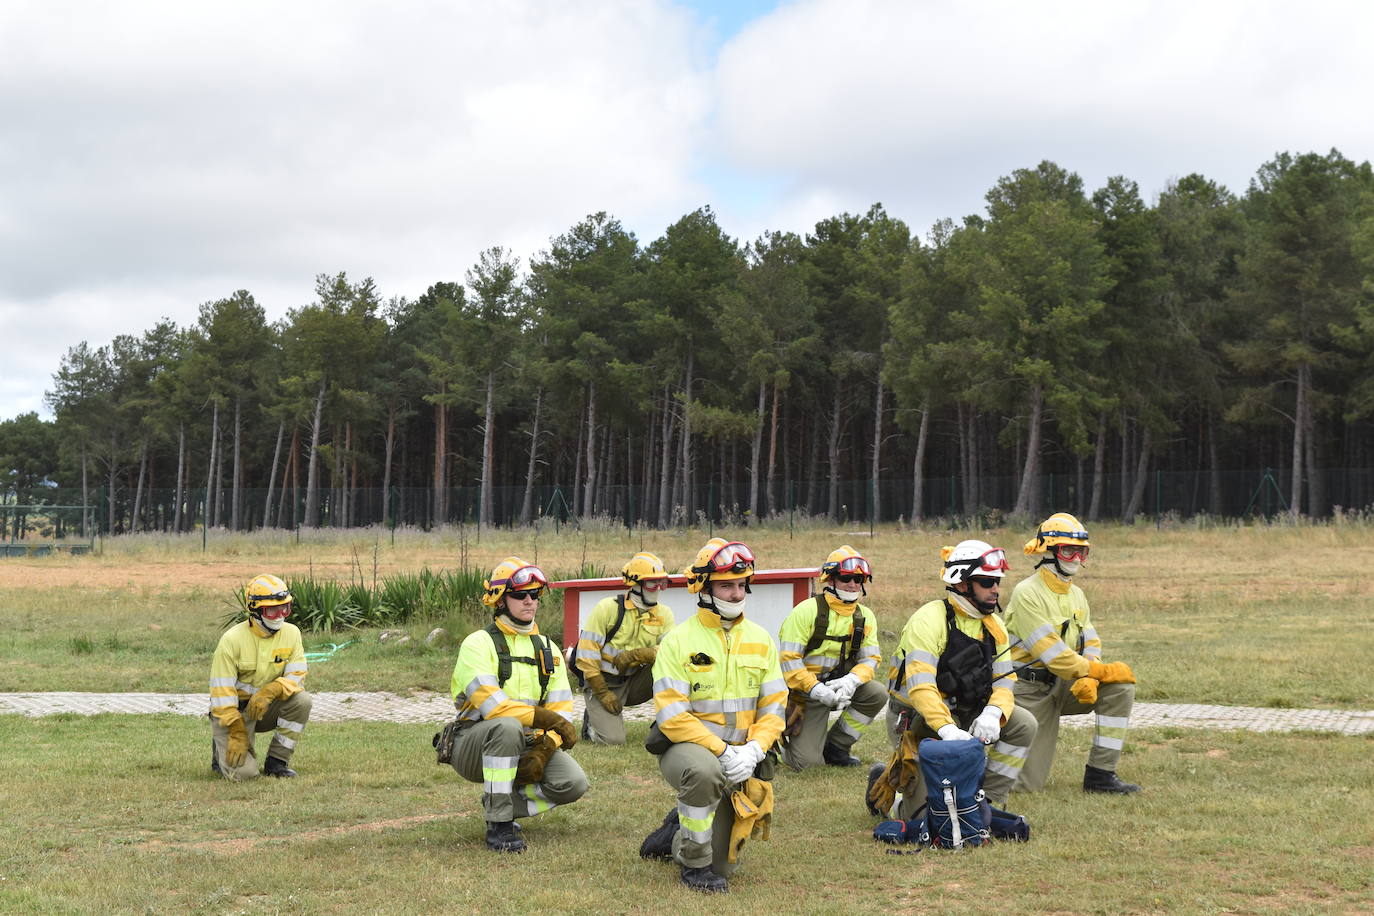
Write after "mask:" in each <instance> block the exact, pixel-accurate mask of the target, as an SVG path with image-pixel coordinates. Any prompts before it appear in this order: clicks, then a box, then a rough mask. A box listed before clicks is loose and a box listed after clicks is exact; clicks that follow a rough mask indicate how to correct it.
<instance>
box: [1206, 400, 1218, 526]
mask: <svg viewBox="0 0 1374 916" xmlns="http://www.w3.org/2000/svg"><path fill="white" fill-rule="evenodd" d="M1207 461H1208V463H1209V464H1210V465H1211V467H1210V468H1209V469H1208V473H1209V474H1210V475H1211V478H1212V485H1211V487H1210V488H1209V489H1210V490H1211V492H1210V493H1208V494H1207V505H1208V511H1209V512H1211V514H1212V515H1217V516H1219V515H1221V459H1220V458H1219V457H1218V456H1217V424H1216V421H1215V420H1214V419H1213V417H1212V411H1211V409H1210V408H1208V410H1207Z"/></svg>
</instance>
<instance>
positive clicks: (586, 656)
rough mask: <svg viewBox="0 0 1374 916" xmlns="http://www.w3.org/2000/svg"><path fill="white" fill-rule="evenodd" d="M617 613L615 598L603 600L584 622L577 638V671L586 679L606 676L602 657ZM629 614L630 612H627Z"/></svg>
mask: <svg viewBox="0 0 1374 916" xmlns="http://www.w3.org/2000/svg"><path fill="white" fill-rule="evenodd" d="M616 613H617V608H616V601H615V599H614V598H603V599H601V600H600V601H598V602H597V603H596V607H594V608H592V612H591V613H590V614H588V615H587V619H586V620H585V621H583V624H582V629H581V630H580V631H578V636H577V653H576V655H575V658H576V659H577V670H578V671H581V672H582V676H583V677H584V678H585V677H587V675H589V674H605V672H604V671H603V670H602V668H601V656H602V653H603V652H604V651H605V646H606V631H607V630H608V629H610V627H611V624H613V623H614V622H615V615H616ZM626 613H627V614H628V613H629V611H628V610H627V611H626Z"/></svg>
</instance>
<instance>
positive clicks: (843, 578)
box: [835, 573, 868, 582]
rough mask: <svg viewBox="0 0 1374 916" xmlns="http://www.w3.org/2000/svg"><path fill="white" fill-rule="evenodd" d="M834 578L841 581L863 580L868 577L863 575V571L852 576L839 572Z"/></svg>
mask: <svg viewBox="0 0 1374 916" xmlns="http://www.w3.org/2000/svg"><path fill="white" fill-rule="evenodd" d="M835 578H836V579H838V580H839V581H841V582H864V581H865V580H866V579H868V577H867V576H865V575H864V574H863V573H857V574H855V575H852V576H851V575H849V574H848V573H841V574H839V575H838V576H836V577H835Z"/></svg>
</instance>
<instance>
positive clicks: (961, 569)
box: [940, 540, 1009, 585]
mask: <svg viewBox="0 0 1374 916" xmlns="http://www.w3.org/2000/svg"><path fill="white" fill-rule="evenodd" d="M940 559H942V560H944V562H945V566H944V570H943V571H942V572H941V573H940V578H941V579H942V580H943V581H944V582H945V584H947V585H958V584H959V583H960V582H964V581H966V580H968V579H969V578H970V577H971V576H987V577H988V578H990V579H1000V578H1002V577H1003V576H1005V575H1006V574H1007V569H1008V568H1009V567H1008V566H1007V552H1006V551H1005V550H1003V549H1002V548H1001V547H993V546H992V545H991V544H989V543H988V542H987V541H978V540H968V541H960V542H959V543H958V544H955V545H954V546H953V547H944V548H941V550H940Z"/></svg>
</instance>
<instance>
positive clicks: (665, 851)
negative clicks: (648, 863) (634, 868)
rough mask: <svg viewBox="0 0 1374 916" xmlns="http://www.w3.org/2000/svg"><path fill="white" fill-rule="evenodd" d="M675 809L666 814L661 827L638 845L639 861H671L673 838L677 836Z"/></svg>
mask: <svg viewBox="0 0 1374 916" xmlns="http://www.w3.org/2000/svg"><path fill="white" fill-rule="evenodd" d="M677 828H678V822H677V809H676V808H674V809H673V810H671V811H669V812H668V816H667V817H665V818H664V819H663V824H662V826H660V827H658V828H656V829H655V830H654V832H653V833H651V834H649V835H648V836H646V837H645V838H644V842H643V843H640V844H639V857H640V858H641V859H664V860H667V859H671V858H672V857H673V837H675V836H677Z"/></svg>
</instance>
